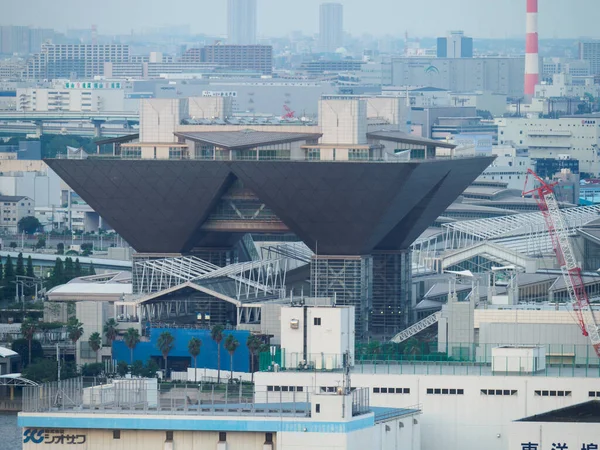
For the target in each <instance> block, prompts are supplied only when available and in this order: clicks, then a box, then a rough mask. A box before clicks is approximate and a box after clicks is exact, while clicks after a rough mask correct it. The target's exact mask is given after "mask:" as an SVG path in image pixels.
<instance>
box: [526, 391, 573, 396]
mask: <svg viewBox="0 0 600 450" xmlns="http://www.w3.org/2000/svg"><path fill="white" fill-rule="evenodd" d="M534 395H535V396H536V397H570V396H571V391H534Z"/></svg>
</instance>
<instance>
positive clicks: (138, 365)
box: [131, 359, 144, 377]
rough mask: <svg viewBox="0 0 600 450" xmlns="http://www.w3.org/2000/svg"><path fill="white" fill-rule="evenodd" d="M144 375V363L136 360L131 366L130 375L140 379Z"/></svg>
mask: <svg viewBox="0 0 600 450" xmlns="http://www.w3.org/2000/svg"><path fill="white" fill-rule="evenodd" d="M143 374H144V363H143V362H142V361H140V360H139V359H136V360H135V361H134V362H133V364H132V365H131V375H133V376H134V377H141V376H142V375H143Z"/></svg>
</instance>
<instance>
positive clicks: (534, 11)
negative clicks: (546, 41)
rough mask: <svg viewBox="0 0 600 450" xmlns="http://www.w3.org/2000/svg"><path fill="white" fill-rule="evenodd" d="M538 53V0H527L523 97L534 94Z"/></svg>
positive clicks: (538, 72)
mask: <svg viewBox="0 0 600 450" xmlns="http://www.w3.org/2000/svg"><path fill="white" fill-rule="evenodd" d="M539 65H540V60H539V55H538V0H527V38H526V44H525V98H526V99H531V98H532V97H533V96H534V94H535V85H536V84H538V81H539V77H540V68H539Z"/></svg>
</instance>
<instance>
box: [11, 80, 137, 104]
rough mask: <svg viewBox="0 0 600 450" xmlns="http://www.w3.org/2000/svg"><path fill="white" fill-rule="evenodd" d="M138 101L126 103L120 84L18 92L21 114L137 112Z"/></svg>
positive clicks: (67, 85) (68, 84) (62, 83)
mask: <svg viewBox="0 0 600 450" xmlns="http://www.w3.org/2000/svg"><path fill="white" fill-rule="evenodd" d="M135 110H137V102H135V101H132V100H126V98H125V85H124V83H122V82H120V81H86V82H71V81H60V82H56V83H54V85H53V86H52V87H50V88H46V87H27V88H18V89H17V111H23V112H28V111H71V112H100V111H111V112H112V111H135Z"/></svg>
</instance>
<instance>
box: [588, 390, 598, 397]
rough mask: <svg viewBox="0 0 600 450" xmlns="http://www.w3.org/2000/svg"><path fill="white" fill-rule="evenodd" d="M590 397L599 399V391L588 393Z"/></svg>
mask: <svg viewBox="0 0 600 450" xmlns="http://www.w3.org/2000/svg"><path fill="white" fill-rule="evenodd" d="M589 396H590V397H598V398H600V391H590V394H589Z"/></svg>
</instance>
